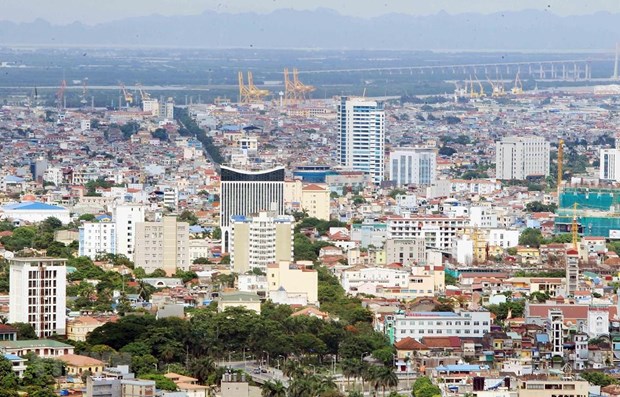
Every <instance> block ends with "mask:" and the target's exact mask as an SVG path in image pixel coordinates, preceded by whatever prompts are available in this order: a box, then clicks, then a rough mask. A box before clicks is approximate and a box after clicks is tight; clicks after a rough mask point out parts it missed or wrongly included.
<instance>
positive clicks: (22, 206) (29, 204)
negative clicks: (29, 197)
mask: <svg viewBox="0 0 620 397" xmlns="http://www.w3.org/2000/svg"><path fill="white" fill-rule="evenodd" d="M3 209H4V210H20V211H64V210H66V208H65V207H60V206H58V205H52V204H45V203H41V202H39V201H26V202H23V203H15V204H9V205H5V206H4V207H3Z"/></svg>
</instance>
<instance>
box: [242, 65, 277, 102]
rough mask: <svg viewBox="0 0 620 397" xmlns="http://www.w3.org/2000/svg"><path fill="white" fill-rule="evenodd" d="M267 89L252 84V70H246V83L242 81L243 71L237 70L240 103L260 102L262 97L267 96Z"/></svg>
mask: <svg viewBox="0 0 620 397" xmlns="http://www.w3.org/2000/svg"><path fill="white" fill-rule="evenodd" d="M269 94H270V92H269V91H268V90H262V89H260V88H258V87H256V86H255V85H254V78H253V76H252V72H248V84H247V85H245V84H244V81H243V72H239V101H240V102H241V103H254V102H260V101H262V100H263V98H264V97H266V96H269Z"/></svg>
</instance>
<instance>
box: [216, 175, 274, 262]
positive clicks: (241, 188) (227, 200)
mask: <svg viewBox="0 0 620 397" xmlns="http://www.w3.org/2000/svg"><path fill="white" fill-rule="evenodd" d="M261 211H270V212H275V213H276V214H277V215H283V214H284V167H282V166H279V167H275V168H271V169H264V170H241V169H235V168H231V167H226V166H221V197H220V227H221V229H222V249H223V250H224V252H228V250H229V239H230V217H231V216H248V215H252V214H257V213H259V212H261Z"/></svg>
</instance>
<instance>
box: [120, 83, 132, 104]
mask: <svg viewBox="0 0 620 397" xmlns="http://www.w3.org/2000/svg"><path fill="white" fill-rule="evenodd" d="M118 84H119V85H120V87H121V92H122V93H123V97H125V104H127V107H129V106H130V105H131V104H132V103H133V94H132V93H131V92H129V91H127V88H125V84H124V83H122V82H119V83H118ZM119 108H120V103H119Z"/></svg>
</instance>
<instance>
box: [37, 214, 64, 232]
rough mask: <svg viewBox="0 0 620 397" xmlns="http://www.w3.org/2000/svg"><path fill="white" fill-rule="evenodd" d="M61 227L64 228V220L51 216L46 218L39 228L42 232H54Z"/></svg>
mask: <svg viewBox="0 0 620 397" xmlns="http://www.w3.org/2000/svg"><path fill="white" fill-rule="evenodd" d="M59 229H62V222H61V221H60V219H58V218H55V217H53V216H50V217H49V218H46V219H45V220H44V221H43V222H41V224H40V225H39V230H40V231H42V232H51V233H53V232H54V231H56V230H59Z"/></svg>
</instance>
